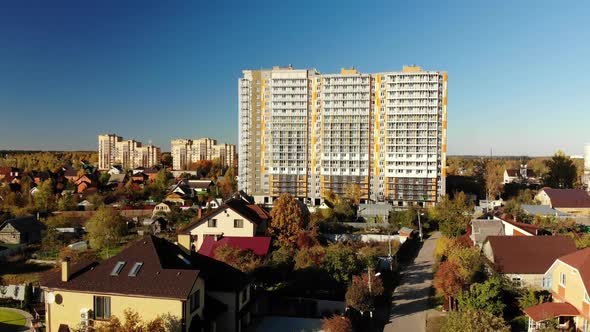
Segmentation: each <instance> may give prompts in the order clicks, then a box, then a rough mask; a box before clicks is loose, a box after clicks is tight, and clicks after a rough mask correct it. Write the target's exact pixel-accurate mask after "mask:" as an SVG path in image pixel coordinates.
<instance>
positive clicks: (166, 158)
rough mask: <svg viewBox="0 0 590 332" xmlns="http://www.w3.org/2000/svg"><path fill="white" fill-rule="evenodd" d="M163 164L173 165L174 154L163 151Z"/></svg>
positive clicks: (166, 165) (165, 165)
mask: <svg viewBox="0 0 590 332" xmlns="http://www.w3.org/2000/svg"><path fill="white" fill-rule="evenodd" d="M161 163H162V166H164V167H172V155H171V154H170V153H162V160H161Z"/></svg>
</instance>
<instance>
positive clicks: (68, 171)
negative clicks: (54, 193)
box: [62, 166, 79, 182]
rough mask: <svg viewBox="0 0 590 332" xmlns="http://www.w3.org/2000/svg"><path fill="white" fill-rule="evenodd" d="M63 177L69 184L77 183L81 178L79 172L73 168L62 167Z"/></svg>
mask: <svg viewBox="0 0 590 332" xmlns="http://www.w3.org/2000/svg"><path fill="white" fill-rule="evenodd" d="M62 171H63V175H64V177H65V178H66V179H67V180H68V181H69V182H76V180H77V179H78V178H79V176H78V172H77V171H76V170H75V169H74V168H73V167H72V166H65V167H62Z"/></svg>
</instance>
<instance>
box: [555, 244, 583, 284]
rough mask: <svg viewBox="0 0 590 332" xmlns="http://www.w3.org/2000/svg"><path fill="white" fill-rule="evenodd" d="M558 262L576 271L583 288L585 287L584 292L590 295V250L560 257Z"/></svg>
mask: <svg viewBox="0 0 590 332" xmlns="http://www.w3.org/2000/svg"><path fill="white" fill-rule="evenodd" d="M559 260H560V261H562V262H564V263H565V264H567V265H569V266H571V267H573V268H575V269H576V270H578V272H579V273H580V278H582V282H583V283H584V287H586V292H588V294H590V248H586V249H582V250H578V251H575V252H572V253H571V254H567V255H565V256H561V257H559Z"/></svg>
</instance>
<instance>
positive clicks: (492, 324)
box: [441, 310, 510, 332]
mask: <svg viewBox="0 0 590 332" xmlns="http://www.w3.org/2000/svg"><path fill="white" fill-rule="evenodd" d="M441 331H442V332H475V331H477V332H509V331H510V327H509V326H508V325H507V324H506V322H504V319H502V317H498V316H495V315H493V314H491V313H489V312H487V311H483V310H461V311H455V312H450V313H449V314H448V315H447V317H446V319H445V323H444V324H443V326H442V329H441Z"/></svg>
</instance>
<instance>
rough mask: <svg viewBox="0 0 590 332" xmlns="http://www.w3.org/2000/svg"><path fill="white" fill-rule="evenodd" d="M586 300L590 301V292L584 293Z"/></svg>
mask: <svg viewBox="0 0 590 332" xmlns="http://www.w3.org/2000/svg"><path fill="white" fill-rule="evenodd" d="M584 301H586V302H588V303H590V295H588V292H586V294H584Z"/></svg>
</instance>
